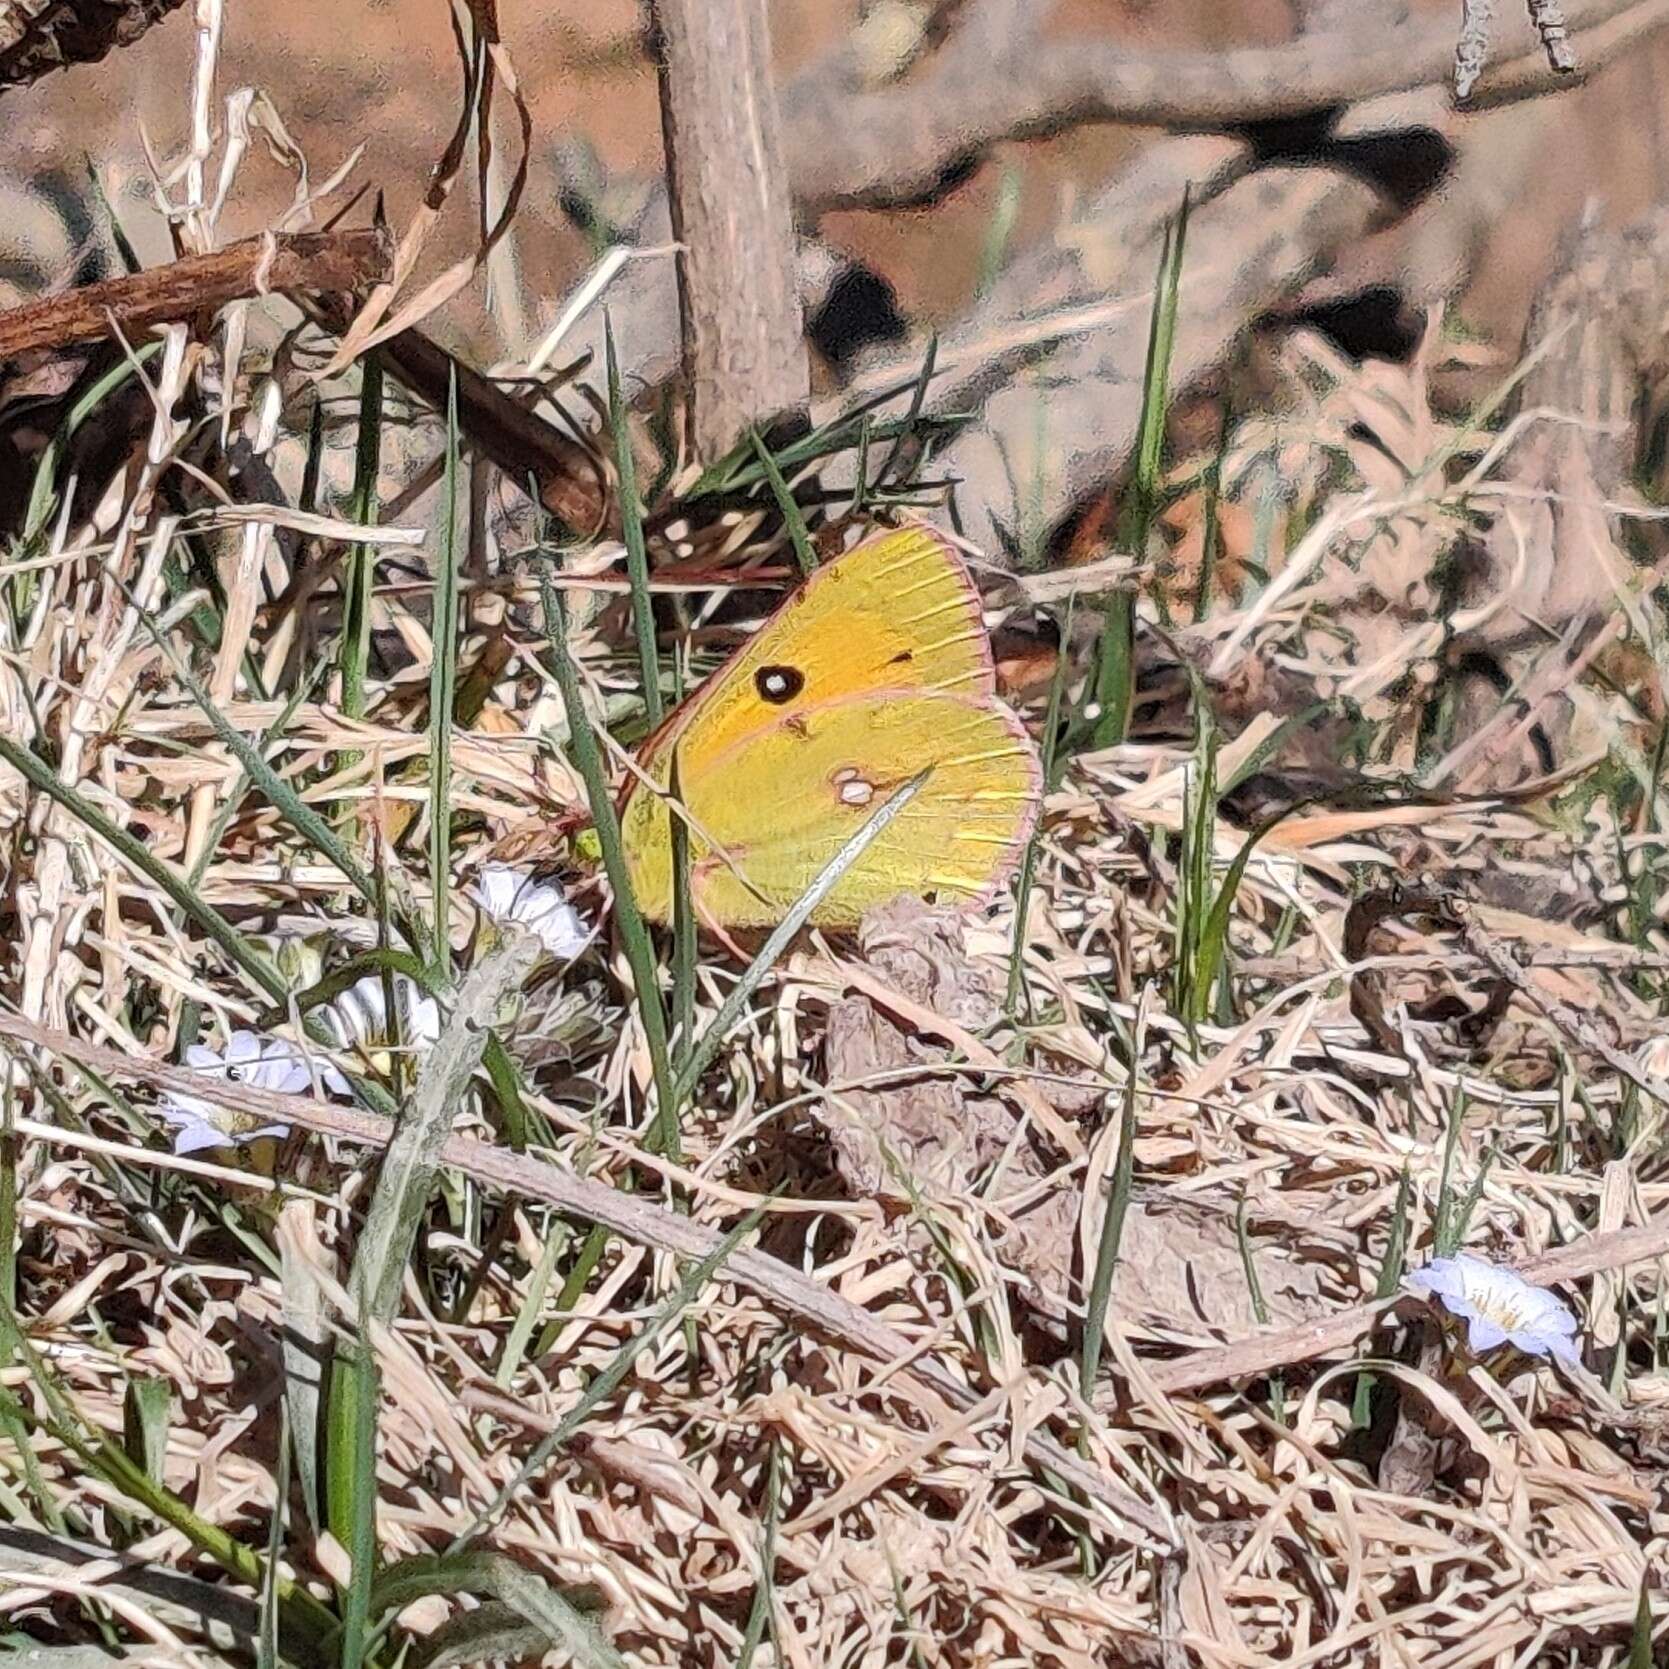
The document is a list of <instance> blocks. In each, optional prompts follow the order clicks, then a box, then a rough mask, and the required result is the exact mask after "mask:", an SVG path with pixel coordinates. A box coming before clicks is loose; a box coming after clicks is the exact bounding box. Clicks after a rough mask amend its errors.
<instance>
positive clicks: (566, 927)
mask: <svg viewBox="0 0 1669 1669" xmlns="http://www.w3.org/2000/svg"><path fill="white" fill-rule="evenodd" d="M470 891H471V893H472V894H473V895H474V897H475V900H476V902H477V903H478V904H479V905H480V906H481V908H482V910H483V911H484V912H485V913H486V914H487V915H489V916H491V917H492V918H493V920H494V921H504V922H513V923H515V925H516V926H518V927H522V928H525V929H526V930H527V931H528V932H529V933H531V934H532V935H533V936H534V938H536V939H537V940H538V941H539V943H540V944H542V945H543V946H544V947H545V949H546V950H547V951H549V952H550V954H551V955H552V956H555V957H558V958H560V959H562V960H564V961H567V960H571V959H572V958H574V957H576V956H578V955H579V953H580V952H581V951H582V950H584V949H585V947H586V944H587V942H588V941H589V939H590V937H591V935H590V932H589V931H588V930H587V928H586V925H585V922H584V921H583V920H582V919H581V917H580V914H579V912H578V911H577V910H576V909H575V908H574V907H573V905H572V904H570V903H569V902H568V900H567V899H566V897H564V896H563V892H562V889H561V887H556V886H547V885H546V884H544V883H543V882H540V881H535V880H534V879H533V877H532V876H531V875H529V874H527V872H526V871H525V870H520V869H512V868H511V867H510V865H509V864H502V863H489V864H483V865H482V866H481V872H480V874H479V875H478V876H477V877H476V879H475V883H474V885H473V886H472V887H471V888H470Z"/></svg>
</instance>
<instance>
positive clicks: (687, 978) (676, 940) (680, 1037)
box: [667, 742, 696, 1065]
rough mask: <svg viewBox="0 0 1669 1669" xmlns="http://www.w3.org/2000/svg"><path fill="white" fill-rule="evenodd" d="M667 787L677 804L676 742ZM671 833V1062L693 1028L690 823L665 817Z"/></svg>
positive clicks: (684, 1052)
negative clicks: (673, 1043)
mask: <svg viewBox="0 0 1669 1669" xmlns="http://www.w3.org/2000/svg"><path fill="white" fill-rule="evenodd" d="M667 787H668V789H669V790H670V792H671V794H672V798H673V799H674V801H676V802H677V803H678V804H679V805H682V804H683V802H684V778H683V766H682V761H681V759H680V757H679V751H678V744H677V743H676V742H674V743H673V745H672V758H671V761H670V763H669V766H668V770H667ZM668 825H669V827H670V829H671V834H672V1035H673V1038H674V1040H675V1044H676V1047H675V1049H674V1060H675V1063H677V1064H679V1065H681V1064H682V1062H683V1060H684V1059H685V1058H686V1057H687V1056H688V1054H689V1052H690V1041H691V1036H692V1034H693V1032H694V1030H695V959H696V926H695V892H694V890H693V889H692V887H691V886H690V826H689V824H688V823H686V822H685V821H684V819H683V818H682V817H672V818H669V819H668Z"/></svg>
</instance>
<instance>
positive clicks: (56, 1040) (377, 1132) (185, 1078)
mask: <svg viewBox="0 0 1669 1669" xmlns="http://www.w3.org/2000/svg"><path fill="white" fill-rule="evenodd" d="M0 1038H5V1039H7V1040H9V1041H11V1042H14V1043H22V1044H27V1045H30V1046H33V1047H36V1048H40V1049H45V1050H47V1051H49V1052H50V1053H52V1054H55V1055H60V1056H63V1057H65V1058H66V1059H68V1060H72V1061H76V1062H78V1063H79V1064H81V1065H83V1066H88V1067H92V1068H93V1069H95V1070H96V1071H99V1072H108V1073H119V1074H123V1075H125V1076H127V1077H129V1078H137V1079H138V1080H139V1081H140V1082H141V1083H145V1084H151V1085H154V1086H155V1087H157V1088H159V1089H171V1090H175V1091H178V1092H181V1093H184V1094H188V1095H193V1096H196V1097H198V1098H199V1099H201V1100H205V1101H208V1102H211V1103H213V1104H214V1105H217V1106H221V1107H226V1108H230V1109H232V1110H233V1111H236V1112H241V1113H251V1114H253V1115H254V1116H255V1117H256V1118H257V1119H259V1120H260V1121H261V1122H262V1123H266V1124H271V1123H283V1124H291V1125H299V1126H301V1127H302V1128H303V1129H307V1130H315V1131H318V1132H319V1133H320V1134H322V1135H327V1136H335V1137H337V1138H339V1139H340V1140H343V1141H350V1142H363V1143H366V1144H367V1145H369V1146H372V1147H379V1148H380V1147H386V1146H387V1145H388V1143H389V1141H390V1139H391V1138H392V1136H393V1134H394V1123H393V1121H392V1120H391V1119H386V1118H384V1117H382V1116H381V1115H380V1114H378V1113H369V1112H364V1111H361V1110H360V1109H358V1108H348V1107H333V1106H329V1105H327V1104H326V1103H324V1102H320V1101H314V1100H313V1099H311V1098H310V1097H308V1096H302V1095H274V1094H272V1093H270V1092H269V1091H266V1090H259V1089H254V1088H251V1087H250V1086H249V1085H247V1084H240V1083H236V1082H234V1081H232V1080H230V1079H221V1078H213V1079H211V1078H208V1077H206V1076H205V1075H204V1074H202V1073H198V1072H193V1071H191V1070H190V1069H189V1068H186V1067H179V1066H167V1065H164V1064H163V1063H162V1062H160V1061H153V1060H147V1059H145V1058H143V1057H139V1056H133V1055H124V1054H121V1053H120V1052H119V1051H117V1050H115V1049H108V1048H105V1047H103V1046H102V1045H100V1044H96V1043H83V1042H82V1041H81V1040H80V1039H79V1038H76V1037H72V1036H70V1035H69V1034H68V1033H67V1032H60V1031H53V1030H51V1029H50V1028H48V1027H46V1026H40V1025H36V1024H35V1023H34V1022H32V1021H29V1020H25V1019H23V1018H22V1017H21V1016H20V1015H16V1014H5V1015H0ZM440 1162H441V1163H442V1164H444V1165H451V1166H455V1167H456V1168H457V1169H458V1170H460V1171H463V1172H464V1173H465V1174H466V1175H469V1176H473V1177H475V1178H476V1179H477V1180H478V1181H480V1182H484V1183H487V1184H489V1185H491V1186H494V1187H500V1188H504V1189H507V1190H509V1191H511V1192H514V1193H520V1194H523V1195H525V1196H527V1197H528V1198H530V1199H540V1200H544V1201H546V1202H547V1203H549V1204H551V1205H554V1206H555V1207H556V1208H557V1209H558V1210H559V1211H563V1212H567V1213H569V1214H571V1215H573V1216H575V1217H578V1218H581V1219H583V1220H585V1221H587V1222H592V1223H598V1224H601V1225H602V1226H603V1227H605V1228H607V1229H609V1230H611V1231H612V1232H613V1233H615V1234H619V1235H623V1236H625V1237H626V1238H627V1239H628V1240H633V1241H636V1242H637V1243H638V1244H640V1245H644V1246H651V1247H653V1248H655V1249H656V1250H657V1251H662V1252H669V1253H671V1254H673V1255H674V1256H677V1257H682V1258H703V1257H708V1256H711V1255H712V1253H713V1252H714V1251H715V1250H716V1249H717V1248H718V1246H719V1245H720V1243H721V1242H720V1237H719V1236H718V1235H717V1234H715V1233H713V1231H712V1230H711V1229H707V1228H703V1227H702V1226H701V1225H700V1224H699V1223H695V1222H692V1221H691V1220H690V1219H689V1218H688V1217H684V1216H680V1215H679V1214H678V1213H677V1212H674V1211H670V1210H662V1209H661V1208H660V1207H658V1206H656V1205H655V1204H654V1202H653V1201H651V1200H648V1199H644V1198H641V1197H638V1196H634V1195H631V1194H626V1193H622V1192H621V1191H620V1190H619V1189H617V1188H610V1187H608V1186H606V1185H605V1184H603V1183H600V1182H592V1181H589V1180H588V1179H586V1178H585V1177H579V1176H574V1175H573V1174H572V1173H570V1172H568V1171H565V1170H562V1169H559V1168H558V1167H557V1166H555V1165H549V1164H546V1163H544V1162H543V1161H542V1160H538V1159H531V1158H529V1157H527V1156H526V1155H525V1154H520V1153H512V1152H511V1151H509V1150H508V1149H507V1148H500V1147H494V1146H492V1145H490V1144H489V1143H486V1142H479V1141H473V1140H468V1139H466V1138H464V1137H462V1136H452V1137H449V1138H448V1139H447V1141H446V1143H445V1144H444V1145H443V1147H442V1148H441V1151H440ZM724 1275H725V1278H726V1279H728V1280H731V1281H734V1282H735V1283H736V1284H737V1285H738V1286H740V1287H744V1288H746V1289H747V1290H748V1291H750V1292H752V1293H754V1294H755V1295H756V1296H757V1297H759V1298H760V1299H762V1300H764V1301H765V1302H766V1303H767V1304H769V1305H771V1306H772V1307H773V1308H774V1309H777V1310H779V1311H781V1312H784V1313H786V1314H788V1315H791V1316H793V1317H794V1318H795V1319H796V1320H797V1321H798V1322H800V1323H801V1324H803V1325H805V1326H808V1327H811V1328H814V1329H815V1330H816V1331H817V1332H819V1333H820V1334H822V1335H823V1336H825V1337H827V1338H830V1339H833V1340H836V1341H837V1342H839V1343H840V1344H842V1345H844V1346H846V1347H847V1348H848V1349H852V1350H856V1351H858V1352H860V1353H861V1354H863V1355H864V1356H867V1357H869V1358H870V1359H871V1360H873V1361H877V1362H881V1363H884V1364H886V1365H887V1366H889V1367H894V1368H899V1369H900V1371H901V1372H904V1373H906V1374H908V1375H911V1376H913V1377H915V1378H916V1379H918V1380H920V1381H921V1382H922V1383H923V1384H924V1385H926V1386H927V1387H929V1388H930V1389H931V1390H932V1391H933V1392H934V1393H936V1394H937V1395H938V1396H940V1397H942V1398H943V1399H944V1400H945V1401H946V1402H948V1403H950V1404H952V1405H953V1406H954V1407H956V1408H961V1409H967V1408H971V1407H972V1406H973V1405H974V1403H975V1402H976V1401H978V1400H979V1396H980V1394H981V1393H979V1392H976V1391H975V1390H974V1389H972V1388H971V1387H969V1386H967V1385H964V1384H962V1383H961V1382H960V1381H959V1380H957V1379H955V1378H953V1377H952V1376H951V1375H950V1374H949V1373H947V1372H946V1371H945V1370H944V1369H943V1368H941V1367H939V1366H938V1365H937V1364H936V1363H934V1362H932V1361H931V1360H929V1359H927V1358H926V1357H925V1356H922V1355H920V1354H919V1353H918V1350H917V1347H916V1346H915V1345H913V1344H912V1343H911V1341H910V1340H909V1339H907V1338H906V1337H905V1336H904V1335H903V1334H901V1333H899V1332H897V1331H895V1330H894V1329H893V1328H891V1327H889V1326H888V1325H887V1324H886V1323H885V1322H883V1321H878V1320H877V1319H876V1318H875V1317H874V1316H872V1315H870V1314H869V1312H868V1311H867V1310H863V1309H860V1308H859V1307H858V1306H857V1305H856V1304H853V1303H851V1302H850V1301H849V1300H847V1299H845V1298H842V1297H840V1296H839V1295H838V1294H837V1293H834V1292H831V1291H829V1290H828V1288H826V1287H823V1286H819V1285H818V1284H817V1282H815V1281H813V1280H810V1279H808V1278H807V1277H806V1276H804V1275H802V1274H800V1273H799V1271H797V1270H795V1269H792V1268H790V1267H789V1265H787V1264H785V1263H782V1262H780V1261H779V1260H778V1259H776V1258H774V1257H770V1256H768V1255H767V1254H765V1253H763V1252H754V1251H748V1250H745V1249H739V1250H737V1251H734V1252H732V1253H731V1254H730V1256H729V1258H728V1259H726V1261H725V1264H724ZM901 1364H908V1365H907V1366H903V1367H901V1366H900V1365H901ZM1024 1448H1025V1453H1026V1455H1027V1457H1028V1459H1030V1460H1031V1462H1032V1463H1033V1464H1034V1465H1036V1466H1038V1467H1040V1468H1044V1469H1046V1470H1047V1471H1049V1472H1052V1473H1054V1474H1055V1476H1056V1477H1057V1478H1059V1479H1060V1480H1061V1482H1062V1483H1064V1484H1066V1485H1068V1486H1069V1487H1071V1488H1072V1489H1074V1490H1077V1491H1079V1492H1081V1493H1082V1494H1083V1496H1084V1497H1085V1498H1086V1499H1087V1500H1089V1501H1092V1502H1094V1503H1096V1504H1098V1505H1100V1506H1101V1507H1103V1508H1105V1509H1106V1511H1107V1513H1108V1514H1110V1515H1111V1517H1112V1518H1113V1519H1114V1520H1115V1521H1116V1522H1117V1525H1118V1527H1119V1530H1120V1532H1121V1533H1123V1534H1125V1535H1128V1536H1130V1538H1131V1540H1132V1541H1135V1542H1138V1543H1144V1544H1149V1545H1156V1546H1158V1547H1160V1548H1164V1549H1174V1548H1175V1547H1176V1546H1177V1545H1178V1544H1177V1538H1176V1535H1175V1532H1174V1531H1173V1530H1172V1528H1171V1526H1170V1523H1169V1520H1168V1517H1167V1515H1166V1514H1165V1512H1164V1511H1163V1510H1162V1509H1161V1508H1158V1507H1156V1506H1153V1505H1152V1504H1150V1503H1148V1502H1146V1501H1143V1500H1142V1499H1141V1498H1140V1497H1138V1496H1136V1495H1134V1494H1132V1493H1131V1492H1130V1491H1129V1490H1127V1489H1126V1488H1124V1487H1123V1486H1122V1485H1121V1484H1119V1483H1118V1482H1116V1481H1115V1480H1113V1479H1111V1478H1109V1477H1106V1476H1104V1475H1103V1474H1102V1473H1100V1472H1098V1471H1096V1470H1095V1469H1094V1468H1093V1467H1091V1466H1088V1465H1086V1464H1085V1463H1084V1462H1083V1461H1082V1460H1081V1459H1079V1457H1078V1456H1076V1455H1074V1454H1072V1453H1071V1452H1070V1451H1068V1450H1067V1449H1065V1448H1064V1447H1062V1446H1061V1445H1060V1444H1059V1443H1057V1442H1056V1441H1055V1440H1054V1439H1053V1438H1051V1437H1047V1436H1045V1435H1043V1434H1042V1433H1040V1432H1036V1431H1030V1432H1028V1433H1027V1434H1026V1437H1025V1439H1024Z"/></svg>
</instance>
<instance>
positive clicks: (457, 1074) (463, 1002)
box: [349, 933, 539, 1324]
mask: <svg viewBox="0 0 1669 1669" xmlns="http://www.w3.org/2000/svg"><path fill="white" fill-rule="evenodd" d="M538 950H539V947H538V944H537V942H536V941H535V940H534V939H533V938H532V937H531V935H529V934H525V933H515V934H511V935H508V936H506V938H505V939H503V940H502V941H501V942H500V943H499V944H498V945H496V946H495V947H494V948H493V950H492V951H490V952H489V953H488V955H487V956H485V957H484V958H483V959H482V960H481V962H480V963H479V964H478V965H477V966H476V967H474V968H472V969H471V970H470V972H469V974H468V976H467V977H466V978H465V979H464V981H463V983H462V984H461V985H460V986H459V988H458V993H457V998H456V1001H455V1003H454V1005H453V1008H452V1012H451V1014H450V1015H449V1016H448V1017H447V1020H446V1024H445V1027H444V1028H443V1030H442V1032H441V1035H440V1037H439V1039H438V1040H437V1041H436V1043H435V1045H434V1047H433V1048H431V1049H429V1050H427V1051H426V1052H425V1053H424V1056H423V1065H422V1068H421V1070H420V1071H419V1073H418V1079H417V1085H416V1088H415V1089H414V1090H413V1092H412V1097H411V1102H410V1105H409V1106H408V1107H407V1108H406V1109H405V1112H404V1114H403V1115H402V1116H401V1118H400V1120H399V1122H398V1124H397V1125H396V1126H395V1130H394V1135H393V1138H392V1140H391V1141H390V1142H389V1144H388V1147H387V1149H386V1151H385V1152H384V1154H383V1158H382V1163H381V1165H380V1166H379V1167H378V1172H377V1185H376V1189H375V1191H374V1193H373V1194H372V1196H371V1204H370V1206H369V1208H368V1209H367V1211H366V1214H365V1227H364V1228H363V1229H362V1230H361V1231H360V1236H359V1244H358V1247H357V1248H356V1250H355V1253H354V1262H353V1273H352V1277H351V1280H350V1283H349V1287H350V1290H351V1291H353V1292H354V1293H356V1294H357V1295H358V1296H359V1298H360V1300H361V1302H362V1303H363V1304H364V1305H365V1308H366V1314H367V1316H368V1317H369V1318H370V1320H372V1321H374V1322H378V1323H383V1324H386V1323H388V1322H390V1321H392V1320H393V1318H394V1315H395V1312H396V1310H397V1309H398V1307H399V1302H400V1283H401V1281H402V1279H403V1278H404V1276H405V1271H406V1264H407V1260H408V1259H409V1258H410V1256H411V1249H412V1246H413V1245H414V1244H415V1242H416V1239H417V1230H418V1226H419V1224H420V1223H421V1222H422V1220H423V1217H424V1215H425V1214H426V1212H427V1210H428V1205H429V1197H430V1194H431V1193H432V1192H433V1189H434V1181H435V1173H436V1171H437V1170H438V1169H439V1166H440V1150H441V1148H442V1147H444V1146H445V1145H446V1140H447V1138H448V1137H449V1136H450V1135H451V1134H452V1127H453V1125H454V1124H455V1123H456V1122H457V1115H458V1110H459V1107H460V1105H461V1104H462V1102H463V1099H464V1096H465V1095H466V1094H467V1092H468V1090H469V1086H470V1080H471V1079H472V1078H473V1077H474V1076H475V1070H476V1068H477V1067H478V1066H479V1065H480V1064H481V1057H482V1055H483V1054H484V1053H485V1051H486V1047H487V1038H488V1035H489V1033H490V1032H491V1030H492V1027H493V1025H494V1023H495V1022H496V1020H497V1019H498V1016H499V1013H500V1010H501V1007H502V1005H503V1002H504V999H505V997H506V996H507V995H508V994H509V993H511V992H513V991H516V990H519V989H520V987H521V985H522V983H523V981H524V980H525V979H526V978H527V976H528V974H529V973H530V972H531V971H532V968H533V964H534V962H535V961H536V960H537V957H538ZM390 1012H393V1010H392V1009H391V1011H390Z"/></svg>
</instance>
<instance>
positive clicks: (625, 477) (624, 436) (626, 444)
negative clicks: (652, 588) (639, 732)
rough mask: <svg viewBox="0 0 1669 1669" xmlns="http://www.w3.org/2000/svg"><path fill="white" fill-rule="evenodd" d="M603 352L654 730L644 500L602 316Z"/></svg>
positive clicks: (610, 330) (655, 662) (654, 663)
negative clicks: (638, 481) (640, 496)
mask: <svg viewBox="0 0 1669 1669" xmlns="http://www.w3.org/2000/svg"><path fill="white" fill-rule="evenodd" d="M603 348H604V352H605V354H606V356H607V359H608V418H609V428H610V429H611V430H612V431H613V435H614V468H615V472H616V476H617V478H618V487H619V493H620V534H621V538H622V540H623V542H624V544H625V546H626V578H627V579H628V580H629V581H630V582H631V587H632V627H633V630H634V631H635V632H636V634H637V658H638V667H639V670H640V672H641V674H642V677H643V709H644V712H645V713H647V714H648V716H649V728H650V729H651V730H653V729H654V728H655V726H656V725H658V724H659V723H660V722H661V660H660V654H659V652H658V651H657V650H656V647H655V601H654V598H653V597H652V596H651V595H650V593H649V551H648V547H647V546H646V545H645V544H644V540H643V502H642V500H641V499H640V498H639V497H638V490H637V460H636V458H635V457H634V456H633V454H632V428H631V421H630V414H629V413H628V411H627V409H626V397H625V395H624V394H623V393H622V392H621V388H620V362H619V360H618V359H617V358H616V357H615V352H614V327H613V325H612V324H611V323H610V322H609V317H608V315H607V313H605V314H604V315H603Z"/></svg>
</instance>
